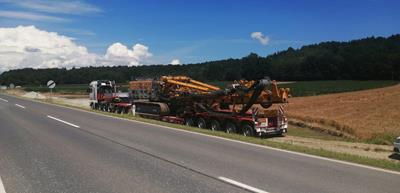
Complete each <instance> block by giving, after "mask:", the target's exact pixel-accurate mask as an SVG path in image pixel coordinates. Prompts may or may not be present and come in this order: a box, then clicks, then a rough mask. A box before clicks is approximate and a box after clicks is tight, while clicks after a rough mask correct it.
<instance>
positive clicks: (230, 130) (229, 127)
mask: <svg viewBox="0 0 400 193" xmlns="http://www.w3.org/2000/svg"><path fill="white" fill-rule="evenodd" d="M225 131H226V133H236V132H237V127H236V125H235V124H234V123H232V122H228V123H226V125H225Z"/></svg>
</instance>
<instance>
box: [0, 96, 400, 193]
mask: <svg viewBox="0 0 400 193" xmlns="http://www.w3.org/2000/svg"><path fill="white" fill-rule="evenodd" d="M0 178H1V180H0V193H2V192H7V193H12V192H16V193H23V192H105V193H110V192H270V193H278V192H279V193H291V192H293V193H301V192H304V193H327V192H334V193H337V192H343V193H350V192H360V193H368V192H388V193H394V192H399V188H400V175H399V173H396V172H387V171H383V170H376V169H371V168H367V167H360V166H357V165H352V164H345V163H341V162H335V161H330V160H325V159H319V158H315V157H310V156H304V155H301V154H295V153H290V152H285V151H279V150H274V149H269V148H263V147H259V146H255V145H249V144H244V143H240V142H235V141H231V140H224V139H220V138H216V137H209V136H205V135H201V134H195V133H191V132H185V131H180V130H176V129H171V128H166V127H162V126H156V125H150V124H146V123H140V122H134V121H128V120H121V119H117V118H112V117H108V116H103V115H97V114H94V113H90V112H84V111H80V110H74V109H69V108H64V107H59V106H55V105H49V104H43V103H38V102H32V101H28V100H22V99H19V98H15V97H10V96H7V95H1V94H0Z"/></svg>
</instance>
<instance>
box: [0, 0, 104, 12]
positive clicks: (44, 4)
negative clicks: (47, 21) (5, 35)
mask: <svg viewBox="0 0 400 193" xmlns="http://www.w3.org/2000/svg"><path fill="white" fill-rule="evenodd" d="M0 2H3V3H8V4H13V5H15V6H18V7H21V8H25V9H30V10H34V11H40V12H47V13H63V14H85V13H99V12H102V10H101V9H100V8H99V7H97V6H95V5H92V4H89V3H86V2H85V1H79V0H75V1H67V0H57V1H54V0H18V1H15V0H0Z"/></svg>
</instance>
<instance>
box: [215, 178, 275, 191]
mask: <svg viewBox="0 0 400 193" xmlns="http://www.w3.org/2000/svg"><path fill="white" fill-rule="evenodd" d="M218 179H220V180H222V181H224V182H227V183H229V184H233V185H235V186H238V187H241V188H244V189H246V190H249V191H251V192H256V193H268V192H267V191H264V190H260V189H258V188H255V187H252V186H249V185H247V184H243V183H241V182H238V181H235V180H232V179H229V178H225V177H223V176H220V177H218Z"/></svg>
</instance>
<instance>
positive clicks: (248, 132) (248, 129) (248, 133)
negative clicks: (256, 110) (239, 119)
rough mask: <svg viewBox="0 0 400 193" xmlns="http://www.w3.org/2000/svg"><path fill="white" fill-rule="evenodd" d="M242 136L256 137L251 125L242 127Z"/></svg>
mask: <svg viewBox="0 0 400 193" xmlns="http://www.w3.org/2000/svg"><path fill="white" fill-rule="evenodd" d="M242 134H243V135H244V136H254V129H253V127H252V126H250V125H249V124H244V125H243V127H242Z"/></svg>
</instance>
